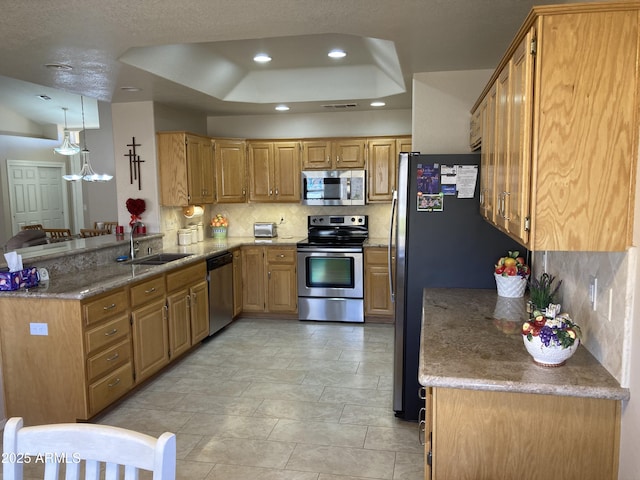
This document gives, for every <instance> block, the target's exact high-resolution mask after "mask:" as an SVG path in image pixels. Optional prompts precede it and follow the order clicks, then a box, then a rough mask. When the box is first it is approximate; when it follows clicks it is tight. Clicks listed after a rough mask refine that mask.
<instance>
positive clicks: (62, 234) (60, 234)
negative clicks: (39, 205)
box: [43, 228, 71, 238]
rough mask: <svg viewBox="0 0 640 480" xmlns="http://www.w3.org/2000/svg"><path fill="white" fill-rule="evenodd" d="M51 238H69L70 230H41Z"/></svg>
mask: <svg viewBox="0 0 640 480" xmlns="http://www.w3.org/2000/svg"><path fill="white" fill-rule="evenodd" d="M43 230H44V231H45V232H47V235H49V237H51V238H71V230H69V229H68V228H43Z"/></svg>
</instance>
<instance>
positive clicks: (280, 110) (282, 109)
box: [276, 105, 289, 112]
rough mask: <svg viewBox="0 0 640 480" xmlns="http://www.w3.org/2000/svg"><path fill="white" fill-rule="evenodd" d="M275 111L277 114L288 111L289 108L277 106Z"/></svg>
mask: <svg viewBox="0 0 640 480" xmlns="http://www.w3.org/2000/svg"><path fill="white" fill-rule="evenodd" d="M276 110H278V111H279V112H286V111H287V110H289V107H287V106H286V105H278V106H277V107H276Z"/></svg>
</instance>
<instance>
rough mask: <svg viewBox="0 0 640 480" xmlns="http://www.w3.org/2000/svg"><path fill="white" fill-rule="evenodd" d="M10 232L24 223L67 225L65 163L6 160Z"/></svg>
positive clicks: (61, 226) (51, 226) (48, 226)
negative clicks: (10, 220)
mask: <svg viewBox="0 0 640 480" xmlns="http://www.w3.org/2000/svg"><path fill="white" fill-rule="evenodd" d="M7 170H8V177H9V202H10V204H11V218H12V230H13V234H16V233H17V232H19V231H20V228H21V227H22V226H23V225H29V224H34V223H39V224H41V225H43V226H44V227H45V228H69V218H68V214H67V209H66V205H67V190H66V186H65V185H64V184H63V182H64V180H63V179H62V175H63V174H64V171H65V166H64V163H59V162H55V163H54V162H35V161H33V162H30V161H24V160H7Z"/></svg>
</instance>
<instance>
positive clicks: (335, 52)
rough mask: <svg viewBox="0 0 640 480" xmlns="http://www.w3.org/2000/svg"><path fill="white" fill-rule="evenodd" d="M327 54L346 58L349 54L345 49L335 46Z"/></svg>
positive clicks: (332, 56)
mask: <svg viewBox="0 0 640 480" xmlns="http://www.w3.org/2000/svg"><path fill="white" fill-rule="evenodd" d="M327 55H329V56H330V57H331V58H344V57H346V56H347V52H345V51H344V50H340V49H338V48H335V49H333V50H331V51H330V52H329V53H328V54H327Z"/></svg>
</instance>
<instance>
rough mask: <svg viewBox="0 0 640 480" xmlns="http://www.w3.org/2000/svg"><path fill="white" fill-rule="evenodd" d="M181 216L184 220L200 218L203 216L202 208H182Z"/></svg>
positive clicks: (196, 206)
mask: <svg viewBox="0 0 640 480" xmlns="http://www.w3.org/2000/svg"><path fill="white" fill-rule="evenodd" d="M182 214H183V215H184V216H185V217H186V218H193V217H201V216H202V215H204V208H202V206H200V205H187V206H186V207H182Z"/></svg>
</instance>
